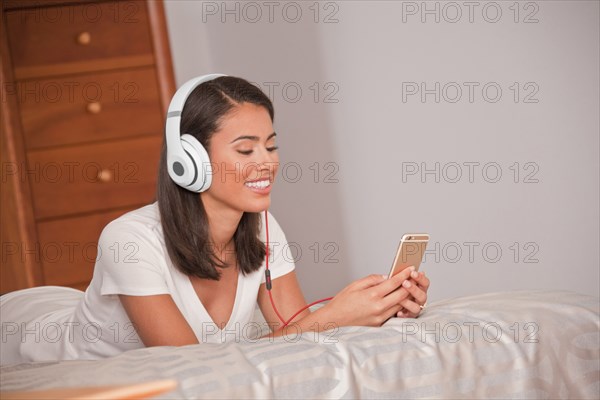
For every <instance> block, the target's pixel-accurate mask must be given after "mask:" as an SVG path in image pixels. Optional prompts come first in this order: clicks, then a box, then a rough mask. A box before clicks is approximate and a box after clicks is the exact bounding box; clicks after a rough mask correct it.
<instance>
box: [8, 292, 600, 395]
mask: <svg viewBox="0 0 600 400" xmlns="http://www.w3.org/2000/svg"><path fill="white" fill-rule="evenodd" d="M599 332H600V317H599V299H598V298H597V297H593V296H587V295H582V294H577V293H573V292H566V291H539V290H538V291H514V292H502V293H489V294H483V295H476V296H468V297H460V298H454V299H448V300H444V301H439V302H436V303H433V304H430V305H429V306H428V308H427V309H426V312H425V313H424V314H423V315H422V316H421V317H419V318H418V319H399V318H393V319H391V320H389V321H388V322H387V323H386V324H385V325H384V326H383V327H381V328H365V327H347V328H341V329H338V330H337V331H329V332H324V333H321V334H315V333H312V332H304V333H303V334H302V335H298V336H297V337H294V336H290V337H287V338H281V337H280V338H275V339H268V338H265V339H261V340H257V341H251V340H248V339H249V334H245V333H241V332H239V333H238V334H239V335H240V339H246V340H241V341H240V342H238V343H228V344H222V345H219V344H199V345H193V346H185V347H179V348H175V347H155V348H146V349H139V350H133V351H130V352H127V353H124V354H121V355H119V356H117V357H113V358H109V359H105V360H98V361H69V362H58V363H38V364H21V365H16V366H15V365H12V366H3V367H2V368H0V388H1V390H2V391H9V390H34V389H42V388H55V387H69V386H85V385H89V386H92V385H93V386H97V385H104V384H106V385H113V384H120V383H135V382H143V381H149V380H155V379H164V378H173V379H176V380H177V381H178V382H179V387H178V389H177V391H174V392H171V393H169V394H166V395H164V396H162V397H164V398H377V399H382V398H565V399H566V398H589V399H598V398H600V333H599ZM231 334H234V333H231Z"/></svg>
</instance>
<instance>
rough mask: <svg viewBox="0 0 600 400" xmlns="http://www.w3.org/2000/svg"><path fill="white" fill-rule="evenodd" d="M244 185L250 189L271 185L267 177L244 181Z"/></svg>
mask: <svg viewBox="0 0 600 400" xmlns="http://www.w3.org/2000/svg"><path fill="white" fill-rule="evenodd" d="M244 185H245V186H247V187H249V188H251V189H265V188H267V187H269V186H271V181H270V180H269V179H263V180H260V181H254V182H246V183H244Z"/></svg>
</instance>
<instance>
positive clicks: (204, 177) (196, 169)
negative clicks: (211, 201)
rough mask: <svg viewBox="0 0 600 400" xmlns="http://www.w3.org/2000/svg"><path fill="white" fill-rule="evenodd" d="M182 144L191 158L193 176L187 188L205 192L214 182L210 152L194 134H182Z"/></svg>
mask: <svg viewBox="0 0 600 400" xmlns="http://www.w3.org/2000/svg"><path fill="white" fill-rule="evenodd" d="M181 146H182V147H183V150H184V151H185V153H186V155H187V156H188V157H189V160H190V163H189V165H190V167H191V172H193V178H192V181H191V183H190V184H189V185H188V186H187V187H186V189H188V190H190V191H192V192H197V193H200V192H204V191H205V190H207V189H208V188H209V187H210V185H211V183H212V166H211V165H210V159H209V158H208V152H207V151H206V149H205V148H204V146H202V144H201V143H200V142H199V141H198V140H197V139H196V138H195V137H193V136H192V135H188V134H185V135H181Z"/></svg>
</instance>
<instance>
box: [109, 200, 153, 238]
mask: <svg viewBox="0 0 600 400" xmlns="http://www.w3.org/2000/svg"><path fill="white" fill-rule="evenodd" d="M160 231H161V226H160V213H159V210H158V203H157V202H154V203H151V204H148V205H145V206H143V207H140V208H137V209H135V210H132V211H129V212H127V213H125V214H123V215H121V216H119V217H118V218H116V219H114V220H112V221H110V222H109V223H108V224H107V225H106V226H105V227H104V229H103V230H102V234H101V237H102V236H123V235H126V236H129V235H133V236H137V237H153V236H157V235H159V234H160Z"/></svg>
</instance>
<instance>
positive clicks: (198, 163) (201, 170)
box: [165, 74, 227, 192]
mask: <svg viewBox="0 0 600 400" xmlns="http://www.w3.org/2000/svg"><path fill="white" fill-rule="evenodd" d="M221 76H227V75H224V74H209V75H203V76H199V77H196V78H193V79H190V80H189V81H187V82H185V83H184V84H183V85H181V87H180V88H179V89H178V90H177V92H176V93H175V95H174V96H173V98H172V99H171V103H170V104H169V109H168V111H167V121H166V127H165V136H166V138H165V139H166V143H167V164H168V169H169V170H168V171H169V176H170V177H171V179H172V180H173V181H174V182H175V183H176V184H178V185H179V186H181V187H183V188H185V189H188V190H190V191H192V192H203V191H205V190H206V189H208V188H209V187H210V184H211V182H212V170H211V167H210V160H209V158H208V153H207V152H206V149H204V147H203V146H202V144H200V142H199V141H198V140H197V139H196V138H195V137H193V136H192V135H188V134H185V133H184V134H183V135H182V133H181V112H182V111H183V107H184V105H185V102H186V100H187V98H188V96H189V95H190V93H192V91H193V90H194V89H195V88H197V87H198V86H200V85H201V84H202V83H204V82H208V81H210V80H213V79H215V78H218V77H221Z"/></svg>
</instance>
